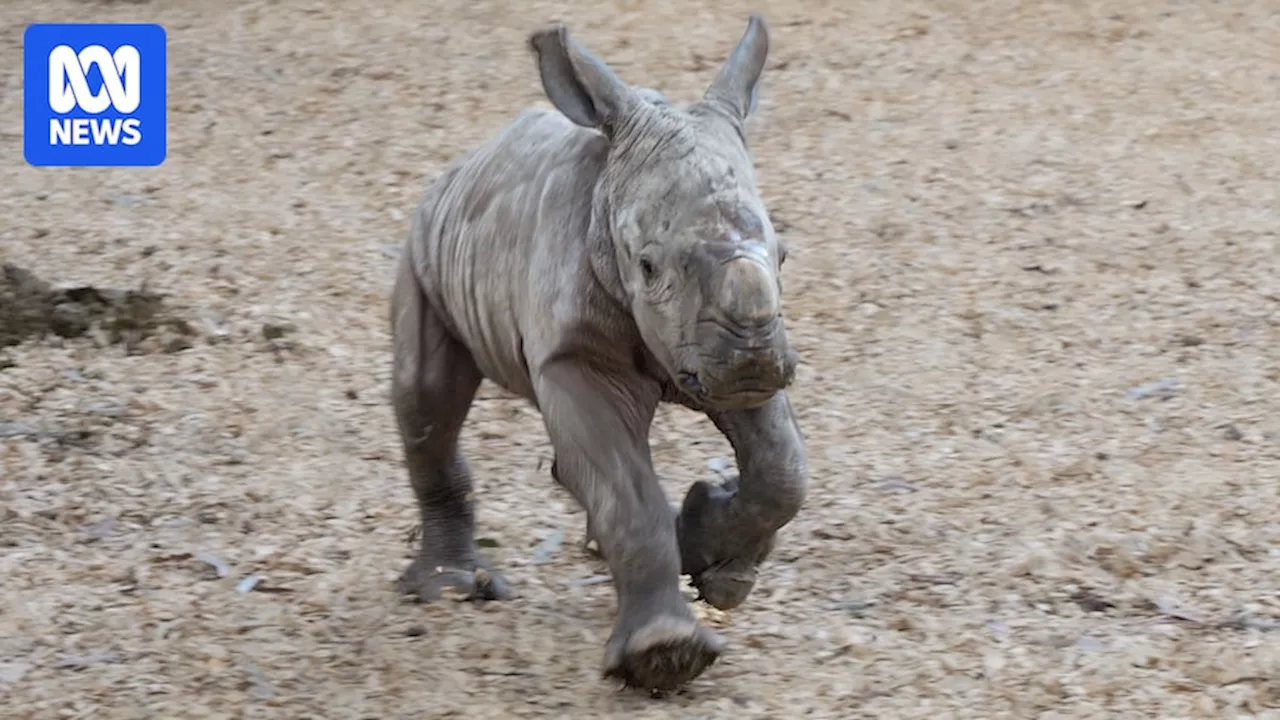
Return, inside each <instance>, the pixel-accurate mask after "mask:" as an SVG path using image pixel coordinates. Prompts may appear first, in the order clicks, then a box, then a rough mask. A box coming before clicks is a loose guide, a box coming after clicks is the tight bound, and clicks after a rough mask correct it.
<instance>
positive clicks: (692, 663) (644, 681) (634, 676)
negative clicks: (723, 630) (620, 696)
mask: <svg viewBox="0 0 1280 720" xmlns="http://www.w3.org/2000/svg"><path fill="white" fill-rule="evenodd" d="M723 652H724V640H722V639H721V638H720V636H718V635H716V634H715V633H714V632H712V631H711V630H709V629H708V628H705V627H703V626H701V625H699V624H698V623H697V621H695V620H693V619H692V618H690V619H677V618H672V617H660V618H658V619H657V620H654V621H652V622H650V623H649V624H648V625H646V626H644V627H642V628H640V629H639V630H637V631H635V632H633V633H631V634H630V636H628V637H626V638H625V639H622V638H619V639H617V640H613V641H610V643H609V648H608V650H607V651H606V656H605V658H606V659H605V670H604V676H605V677H606V678H612V679H617V680H621V681H622V682H623V684H624V685H625V686H627V687H636V688H642V689H645V690H651V691H659V692H670V691H672V690H677V689H679V688H680V687H681V686H683V685H685V684H687V683H688V682H689V681H691V680H693V679H694V678H696V677H698V676H699V675H701V674H702V672H703V671H704V670H706V669H707V668H708V667H709V666H710V665H711V664H712V663H714V662H715V661H716V659H717V658H719V657H720V654H721V653H723Z"/></svg>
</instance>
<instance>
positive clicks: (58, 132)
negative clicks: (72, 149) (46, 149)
mask: <svg viewBox="0 0 1280 720" xmlns="http://www.w3.org/2000/svg"><path fill="white" fill-rule="evenodd" d="M49 144H50V145H70V144H71V121H70V120H59V119H57V118H51V119H50V120H49Z"/></svg>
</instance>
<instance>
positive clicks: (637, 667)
mask: <svg viewBox="0 0 1280 720" xmlns="http://www.w3.org/2000/svg"><path fill="white" fill-rule="evenodd" d="M529 44H530V47H531V49H532V51H533V55H534V57H535V59H536V63H537V67H538V69H539V71H540V74H541V79H542V84H543V88H544V90H545V91H546V94H547V97H548V98H549V99H550V100H551V102H552V103H553V104H554V105H555V107H556V108H557V110H558V112H557V111H553V110H542V109H526V110H524V111H523V112H521V113H520V114H519V115H518V116H517V117H516V118H515V120H514V121H513V122H512V123H511V124H510V125H509V126H507V127H506V128H505V129H503V130H502V131H501V132H500V133H499V134H498V135H497V136H496V137H495V138H493V139H492V140H491V141H490V142H488V143H487V144H486V145H484V146H482V147H480V148H478V149H477V150H474V151H472V152H471V153H469V154H467V155H466V156H464V157H462V158H460V159H459V160H458V161H456V162H455V163H454V164H453V165H452V166H451V167H450V168H448V169H447V170H446V171H445V173H444V175H443V176H442V177H441V178H439V179H438V180H436V181H435V182H434V183H433V184H432V185H431V187H430V188H429V189H428V191H427V194H426V197H425V199H424V201H423V202H422V204H421V206H420V207H419V209H418V210H417V213H416V214H415V216H414V217H413V226H412V230H411V233H410V237H409V239H408V242H407V245H406V249H405V252H404V253H403V256H402V257H403V260H402V263H401V265H400V268H399V273H398V276H397V280H396V285H395V291H394V295H393V299H392V330H393V336H394V353H395V363H394V372H393V375H394V380H393V399H394V405H395V411H396V416H397V420H398V423H399V428H400V433H401V436H402V439H403V442H404V450H405V457H406V462H407V465H408V470H409V477H410V480H411V483H412V485H413V489H414V492H415V494H416V495H417V499H418V504H419V508H420V510H421V517H422V536H421V537H422V545H421V550H420V553H419V556H418V558H417V559H416V560H414V561H413V563H412V564H411V565H410V566H409V568H408V569H407V570H406V571H405V572H404V574H403V575H402V577H401V579H400V583H399V588H400V591H401V592H403V593H405V594H410V595H416V596H418V597H419V598H420V599H422V600H423V601H432V600H436V599H438V598H440V597H441V595H442V592H443V591H444V590H445V589H446V588H448V589H452V590H454V591H457V592H461V593H463V594H465V595H466V596H468V597H470V598H474V599H489V600H501V599H505V598H508V597H510V596H511V592H510V590H509V588H508V586H507V584H506V582H505V580H504V579H503V578H502V576H501V575H500V574H499V573H497V572H496V571H494V570H493V569H492V568H490V567H488V566H487V564H486V563H485V561H484V560H483V559H482V558H481V557H480V556H479V554H478V553H477V551H476V547H475V542H474V532H475V516H474V508H473V505H472V498H471V492H472V480H471V475H470V473H469V472H468V469H467V463H466V461H465V459H464V458H463V456H462V455H461V454H460V452H459V449H458V436H459V431H460V429H461V427H462V425H463V421H464V419H465V418H466V415H467V412H468V409H469V407H470V405H471V402H472V400H473V398H474V396H475V393H476V390H477V387H478V386H479V384H480V382H481V380H482V379H483V378H488V379H490V380H491V381H492V382H494V383H496V384H497V385H500V386H501V387H503V388H506V389H507V390H508V391H510V392H513V393H515V394H517V395H519V396H521V397H523V398H525V399H527V400H529V401H531V402H533V403H534V404H535V405H536V407H537V408H538V409H539V411H540V413H541V415H542V418H543V422H544V423H545V426H546V430H547V433H548V435H549V436H550V440H551V443H552V446H553V448H554V453H555V462H554V468H553V471H552V472H553V475H554V476H555V478H556V481H557V482H559V483H560V484H562V485H563V486H564V487H565V488H566V489H568V490H569V492H571V493H572V494H573V496H574V497H575V498H576V499H577V500H578V502H579V503H581V505H582V506H583V508H584V509H585V510H586V512H587V517H588V533H589V534H590V536H591V537H593V538H594V539H595V541H596V542H597V543H598V545H599V547H600V551H601V554H602V555H603V556H604V558H605V560H606V561H607V563H608V565H609V568H610V571H611V573H612V575H613V579H614V586H615V590H616V592H617V600H618V615H617V619H616V622H615V625H614V628H613V633H612V635H611V637H610V638H609V640H608V643H607V645H606V649H605V659H604V674H605V676H607V677H615V678H620V679H621V680H623V681H624V682H625V683H626V684H628V685H633V686H640V687H645V688H650V689H673V688H676V687H678V686H680V685H683V684H684V683H686V682H688V681H689V680H691V679H693V678H694V677H696V676H698V675H699V674H700V673H701V672H702V671H703V670H704V669H705V668H706V667H707V666H708V665H710V664H711V663H712V662H714V661H715V659H716V658H717V657H718V656H719V654H720V653H721V652H722V650H723V647H724V645H723V641H722V640H721V639H720V638H719V637H718V636H717V635H715V634H714V633H713V632H712V631H711V630H710V629H708V628H706V627H703V626H701V625H699V624H698V623H697V621H696V620H695V618H694V616H693V614H692V612H691V610H690V608H689V607H688V605H687V604H686V603H685V601H684V600H683V598H682V597H681V593H680V587H679V579H680V574H681V572H684V573H687V574H689V575H690V576H691V578H692V580H693V583H694V585H695V586H696V587H698V588H699V590H700V592H701V593H702V596H703V598H704V599H705V600H707V601H708V602H710V603H711V604H712V605H715V606H716V607H720V608H730V607H734V606H736V605H738V604H740V603H741V602H742V601H743V600H744V599H745V598H746V596H747V594H748V593H749V592H750V591H751V588H752V587H753V585H754V583H755V577H756V568H757V566H758V565H759V564H760V563H761V562H762V561H763V560H764V559H765V558H766V556H767V555H768V554H769V552H770V550H771V549H772V547H773V543H774V535H775V533H776V531H777V530H778V529H779V528H781V527H782V526H783V525H785V524H787V523H788V522H789V521H790V520H791V519H792V518H793V517H794V516H795V514H796V513H797V512H798V510H799V508H800V505H801V503H802V501H803V500H804V496H805V487H806V478H805V451H804V446H803V441H802V439H801V435H800V431H799V428H798V427H797V425H796V421H795V418H794V416H793V414H792V410H791V406H790V404H789V402H788V400H787V396H786V394H785V392H784V391H783V389H784V388H785V387H787V386H788V385H789V384H790V383H791V381H792V378H793V376H794V372H795V365H796V355H795V352H794V350H793V349H792V348H791V346H790V344H789V343H788V341H787V335H786V329H785V327H784V321H783V314H782V305H781V278H780V271H781V265H782V262H783V260H784V258H785V249H784V248H783V247H782V245H781V244H780V242H779V240H778V238H777V237H776V236H775V234H774V231H773V227H772V225H771V224H770V222H769V216H768V214H767V213H766V211H765V208H764V205H763V203H762V202H761V200H760V197H759V194H758V192H757V190H756V186H755V176H754V172H753V169H752V160H751V156H750V154H749V153H748V150H747V147H746V141H745V134H744V130H743V124H744V122H745V120H746V118H747V115H748V114H749V113H750V112H751V111H752V110H753V109H754V107H755V104H756V92H757V83H758V81H759V78H760V74H761V71H762V69H763V67H764V63H765V57H766V55H767V52H768V31H767V29H766V27H765V24H764V22H763V20H762V19H761V18H760V17H759V16H754V15H753V16H752V17H751V20H750V21H749V23H748V26H747V30H746V33H745V34H744V35H743V37H742V39H741V41H740V42H739V44H738V46H737V48H736V49H735V50H734V51H733V53H732V54H731V55H730V56H729V58H728V59H727V60H726V62H725V64H724V66H723V68H722V69H721V70H720V72H719V74H718V75H717V76H716V77H715V79H714V80H713V82H712V84H711V85H710V87H709V89H708V90H707V91H706V93H705V95H704V97H703V98H702V99H701V100H699V101H697V102H695V103H692V104H691V105H689V106H687V107H684V108H679V107H676V106H674V105H671V104H670V103H668V102H667V101H666V100H665V99H664V98H663V97H662V95H661V94H659V93H657V92H656V91H653V90H650V89H647V88H635V87H632V86H630V85H628V84H626V83H624V82H623V81H622V80H620V79H619V78H618V77H617V76H616V75H614V73H613V72H612V71H610V69H609V68H608V67H607V66H606V65H605V64H603V63H602V62H601V61H600V60H598V59H596V58H595V57H593V56H592V55H590V54H589V53H588V52H586V51H585V50H584V49H583V48H582V47H580V46H579V45H578V44H577V43H576V42H575V41H574V40H572V39H571V38H570V36H569V34H568V32H567V30H565V29H564V28H563V27H562V26H556V27H553V28H550V29H547V30H542V31H539V32H536V33H534V34H533V35H532V36H531V37H530V40H529ZM660 402H678V403H682V404H684V405H686V406H688V407H690V408H693V409H695V410H699V411H701V412H705V413H706V414H707V416H708V417H710V418H711V420H712V421H713V422H714V424H715V425H716V427H717V428H719V429H720V431H721V432H723V433H724V434H725V436H726V437H727V438H728V439H729V441H730V442H731V443H732V445H733V447H734V451H735V454H736V458H737V463H738V468H739V471H740V478H739V480H737V481H735V482H730V483H727V484H726V485H724V486H713V485H710V484H708V483H705V482H698V483H695V484H694V486H693V487H692V488H691V489H690V490H689V492H688V495H687V496H686V497H685V500H684V504H683V506H682V507H681V508H680V509H679V510H678V512H677V511H673V509H672V506H671V505H670V504H669V503H668V501H667V499H666V497H665V495H664V493H663V490H662V488H661V487H660V485H659V482H658V478H657V476H656V475H655V473H654V469H653V465H652V461H651V458H650V455H649V443H648V433H649V426H650V424H651V422H652V420H653V416H654V412H655V410H656V408H657V405H658V403H660ZM673 516H674V517H673Z"/></svg>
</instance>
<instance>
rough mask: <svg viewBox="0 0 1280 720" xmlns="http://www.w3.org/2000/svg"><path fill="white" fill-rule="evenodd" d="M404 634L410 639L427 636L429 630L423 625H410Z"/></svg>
mask: <svg viewBox="0 0 1280 720" xmlns="http://www.w3.org/2000/svg"><path fill="white" fill-rule="evenodd" d="M404 634H405V635H407V636H409V637H422V636H423V635H426V634H427V628H426V627H424V626H422V625H410V626H409V627H407V628H405V631H404Z"/></svg>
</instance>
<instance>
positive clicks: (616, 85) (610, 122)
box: [529, 24, 638, 135]
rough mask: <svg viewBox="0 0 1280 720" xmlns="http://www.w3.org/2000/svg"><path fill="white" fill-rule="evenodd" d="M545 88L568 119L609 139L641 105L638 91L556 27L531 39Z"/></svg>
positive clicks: (545, 30)
mask: <svg viewBox="0 0 1280 720" xmlns="http://www.w3.org/2000/svg"><path fill="white" fill-rule="evenodd" d="M529 47H530V48H531V49H532V50H533V53H534V56H535V57H536V58H537V63H538V72H539V74H540V75H541V76H542V88H543V90H544V91H545V92H546V93H547V98H548V99H550V100H551V102H552V104H554V105H555V106H556V108H557V109H558V110H560V112H562V113H564V115H565V117H567V118H569V119H570V120H572V121H574V122H575V123H577V124H579V125H582V126H584V127H589V128H595V129H598V130H601V131H603V132H604V133H605V134H606V135H611V134H612V128H613V127H614V125H615V124H616V123H617V122H618V120H620V119H621V118H622V117H623V116H624V115H625V114H626V113H627V112H629V111H630V109H631V108H632V106H633V105H634V104H635V103H636V102H638V98H637V96H636V94H635V91H634V90H632V88H631V86H630V85H628V84H627V83H625V82H623V81H622V80H621V79H620V78H619V77H618V76H617V75H615V74H614V73H613V71H612V70H610V69H609V66H608V65H606V64H604V62H602V61H601V60H600V59H599V58H596V57H595V56H594V55H592V54H591V53H589V52H587V51H586V49H585V48H583V47H582V46H581V45H579V44H578V43H577V41H575V40H574V39H573V38H571V37H570V36H569V31H568V29H567V28H565V26H564V25H559V24H557V25H554V26H552V27H550V28H547V29H544V30H539V31H537V32H535V33H533V34H532V35H530V36H529Z"/></svg>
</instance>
